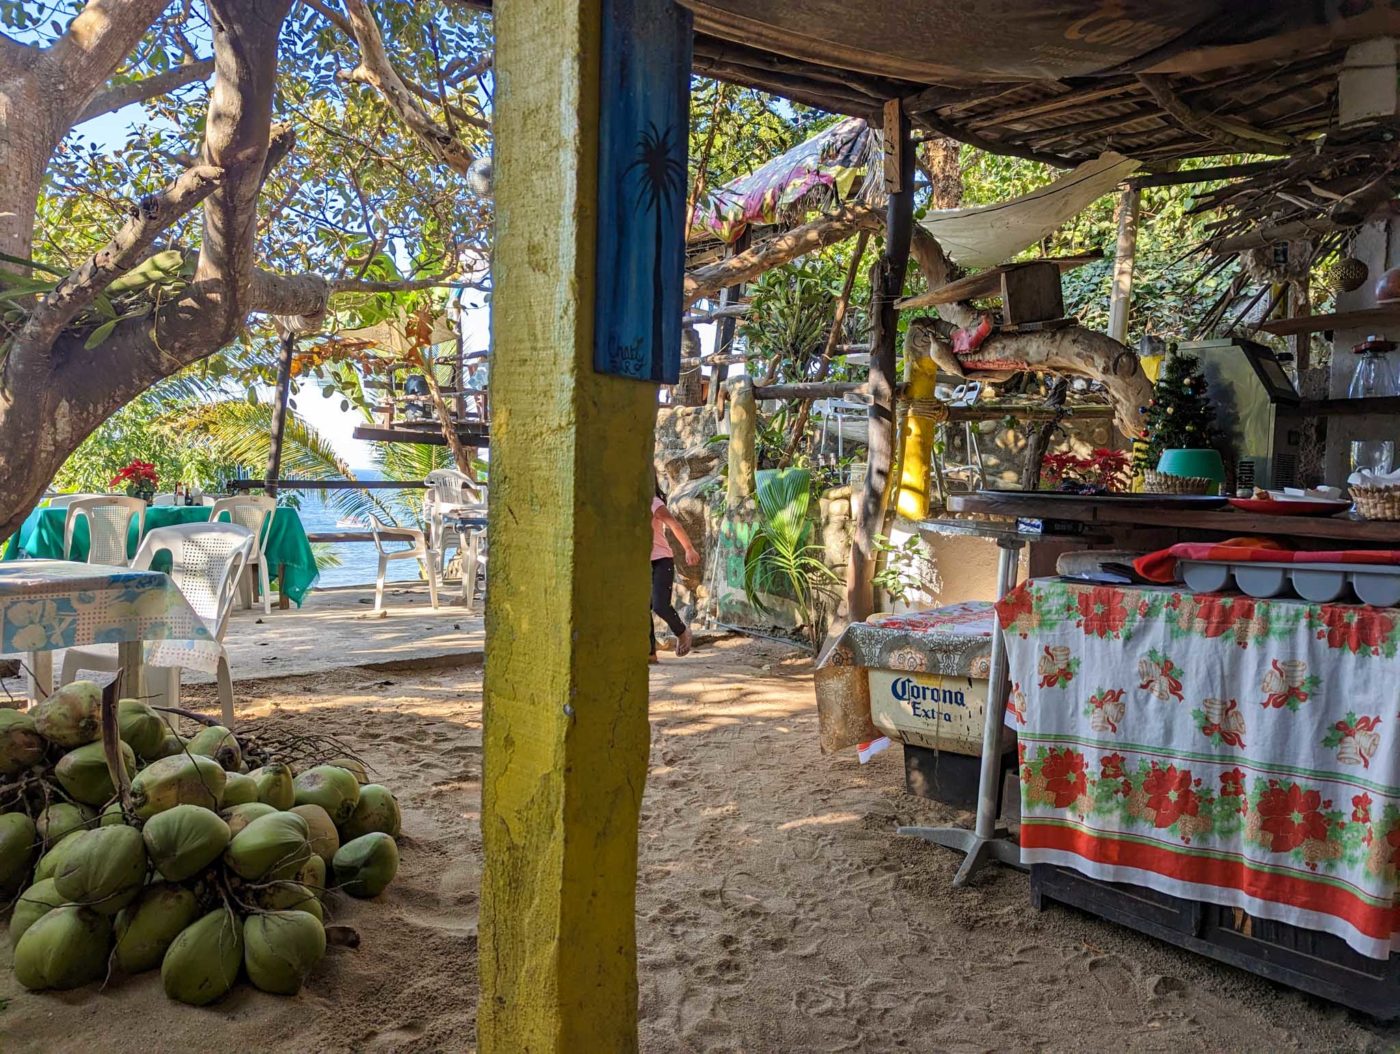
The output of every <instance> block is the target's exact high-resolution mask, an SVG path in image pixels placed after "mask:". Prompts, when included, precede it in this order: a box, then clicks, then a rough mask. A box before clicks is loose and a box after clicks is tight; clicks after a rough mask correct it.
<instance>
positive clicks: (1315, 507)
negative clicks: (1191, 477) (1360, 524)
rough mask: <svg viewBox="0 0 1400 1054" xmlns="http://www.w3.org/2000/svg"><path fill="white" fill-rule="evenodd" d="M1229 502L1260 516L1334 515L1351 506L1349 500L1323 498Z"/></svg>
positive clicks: (1247, 499) (1239, 500) (1256, 499)
mask: <svg viewBox="0 0 1400 1054" xmlns="http://www.w3.org/2000/svg"><path fill="white" fill-rule="evenodd" d="M1230 504H1231V505H1233V506H1234V507H1235V508H1237V509H1243V510H1244V511H1245V512H1255V513H1259V514H1260V515H1261V516H1335V515H1337V513H1339V512H1346V511H1347V509H1350V508H1351V502H1349V501H1328V500H1326V499H1324V498H1308V499H1290V498H1273V499H1268V498H1231V499H1230Z"/></svg>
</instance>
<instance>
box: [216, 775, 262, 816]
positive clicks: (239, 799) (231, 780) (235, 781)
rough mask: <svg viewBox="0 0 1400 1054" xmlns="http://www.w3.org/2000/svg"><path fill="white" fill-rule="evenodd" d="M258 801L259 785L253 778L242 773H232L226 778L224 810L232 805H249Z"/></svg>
mask: <svg viewBox="0 0 1400 1054" xmlns="http://www.w3.org/2000/svg"><path fill="white" fill-rule="evenodd" d="M257 800H258V785H257V783H256V782H254V780H253V777H251V776H245V775H243V774H242V773H241V772H230V773H229V774H228V775H227V776H225V777H224V808H225V809H227V808H228V807H229V806H231V805H248V804H251V803H253V802H256V801H257Z"/></svg>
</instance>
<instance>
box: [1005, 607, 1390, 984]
mask: <svg viewBox="0 0 1400 1054" xmlns="http://www.w3.org/2000/svg"><path fill="white" fill-rule="evenodd" d="M998 615H999V617H1000V621H1001V624H1002V626H1003V629H1004V632H1005V637H1006V644H1007V654H1008V659H1009V664H1010V677H1011V682H1012V684H1011V696H1010V700H1009V702H1008V704H1007V705H1008V710H1009V712H1010V713H1011V715H1012V716H1013V718H1014V722H1015V727H1016V728H1017V731H1018V733H1019V735H1020V755H1021V756H1020V770H1021V773H1020V774H1021V788H1022V814H1021V846H1022V860H1023V861H1024V862H1026V863H1050V864H1060V865H1064V866H1067V867H1071V868H1075V869H1077V870H1079V871H1082V872H1084V873H1086V874H1089V875H1092V876H1095V877H1097V878H1101V879H1105V880H1109V881H1121V882H1132V883H1136V884H1138V885H1145V886H1150V887H1153V888H1155V889H1159V890H1162V891H1164V892H1167V893H1171V894H1174V895H1177V896H1182V897H1188V898H1191V899H1196V900H1204V901H1210V902H1213V903H1217V904H1225V905H1229V906H1233V907H1240V908H1243V909H1245V910H1247V911H1249V912H1251V913H1253V914H1255V915H1258V916H1260V917H1264V918H1272V919H1277V920H1280V921H1283V922H1288V923H1292V924H1294V925H1298V926H1304V927H1307V928H1310V929H1316V930H1323V931H1326V932H1329V933H1333V934H1336V935H1337V936H1340V937H1342V938H1343V939H1344V940H1345V941H1346V942H1347V943H1348V944H1349V945H1350V946H1351V947H1352V948H1354V949H1356V950H1357V951H1358V952H1361V953H1363V954H1365V955H1369V956H1372V957H1374V958H1385V957H1387V956H1388V955H1389V954H1390V953H1391V951H1392V949H1393V948H1395V947H1396V935H1397V934H1396V931H1397V929H1400V912H1397V907H1396V896H1397V892H1400V883H1397V873H1396V865H1397V862H1400V659H1397V646H1400V610H1392V609H1378V608H1367V607H1361V606H1357V605H1347V604H1309V603H1306V602H1304V601H1300V600H1280V599H1274V600H1254V599H1251V598H1249V597H1242V596H1221V595H1194V594H1190V593H1184V592H1181V591H1179V590H1174V589H1171V588H1157V587H1146V588H1139V587H1111V586H1099V585H1089V584H1085V583H1077V582H1066V581H1060V580H1034V581H1031V582H1027V583H1023V584H1022V585H1021V586H1020V587H1018V588H1017V589H1015V590H1013V591H1012V592H1011V593H1009V594H1007V596H1006V597H1005V598H1004V599H1003V600H1002V602H1001V603H1000V604H999V605H998Z"/></svg>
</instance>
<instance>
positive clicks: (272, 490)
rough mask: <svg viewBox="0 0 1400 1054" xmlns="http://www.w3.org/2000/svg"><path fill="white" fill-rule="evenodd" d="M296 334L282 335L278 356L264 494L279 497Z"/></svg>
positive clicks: (290, 332)
mask: <svg viewBox="0 0 1400 1054" xmlns="http://www.w3.org/2000/svg"><path fill="white" fill-rule="evenodd" d="M296 350H297V338H296V333H294V332H292V331H290V330H288V331H287V332H286V333H284V334H283V335H282V345H281V347H280V349H279V353H278V356H277V394H276V398H275V399H274V400H273V403H272V436H271V439H272V442H271V443H270V444H269V445H268V451H267V475H266V477H264V480H263V493H264V494H266V495H267V496H268V497H269V498H275V497H277V477H278V476H280V475H281V474H282V441H283V439H284V438H285V437H286V434H287V404H288V403H289V402H290V401H291V398H292V357H293V356H294V355H296Z"/></svg>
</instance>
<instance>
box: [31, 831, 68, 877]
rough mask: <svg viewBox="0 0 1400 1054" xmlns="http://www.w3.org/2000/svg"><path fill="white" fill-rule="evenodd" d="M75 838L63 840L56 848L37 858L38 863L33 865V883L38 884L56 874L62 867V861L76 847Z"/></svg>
mask: <svg viewBox="0 0 1400 1054" xmlns="http://www.w3.org/2000/svg"><path fill="white" fill-rule="evenodd" d="M77 844H78V843H77V839H76V838H65V839H64V840H63V841H61V842H59V843H58V844H57V845H56V846H54V847H53V848H51V849H50V850H49V851H48V852H47V853H45V854H44V855H43V856H41V857H39V861H38V863H36V864H35V865H34V881H35V882H39V881H42V880H43V879H46V878H53V877H54V875H56V874H58V869H59V868H60V867H62V866H63V861H64V860H65V859H67V857H68V854H69V853H71V852H72V851H73V847H74V846H75V845H77Z"/></svg>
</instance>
